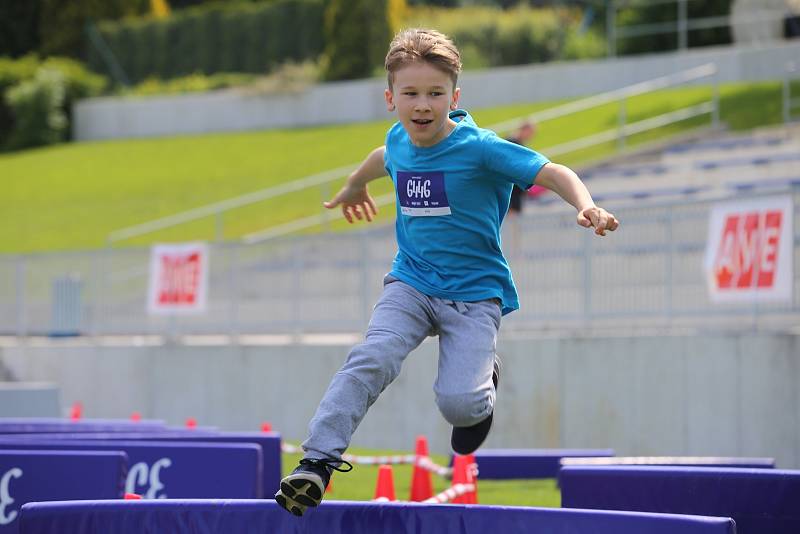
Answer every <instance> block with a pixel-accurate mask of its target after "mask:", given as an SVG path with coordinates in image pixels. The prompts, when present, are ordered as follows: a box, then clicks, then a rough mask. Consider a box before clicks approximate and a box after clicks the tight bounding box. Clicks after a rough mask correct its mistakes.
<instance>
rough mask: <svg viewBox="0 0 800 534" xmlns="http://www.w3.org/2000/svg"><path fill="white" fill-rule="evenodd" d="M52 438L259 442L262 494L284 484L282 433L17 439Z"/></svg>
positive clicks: (23, 436)
mask: <svg viewBox="0 0 800 534" xmlns="http://www.w3.org/2000/svg"><path fill="white" fill-rule="evenodd" d="M42 437H48V438H51V439H64V440H75V439H78V440H86V439H92V440H94V439H99V440H135V441H142V440H157V441H181V442H198V441H202V442H206V443H255V444H256V445H259V446H260V447H261V458H262V462H263V469H262V479H261V481H262V486H261V495H262V496H263V497H267V498H272V496H273V495H275V492H277V491H278V488H279V487H280V483H281V477H282V476H283V474H282V469H283V464H282V461H281V435H280V434H279V433H277V432H215V433H202V434H199V435H198V434H195V433H194V431H187V432H171V433H164V434H162V433H150V434H127V433H78V434H41V435H40V434H18V435H16V436H14V439H23V440H30V439H40V438H42Z"/></svg>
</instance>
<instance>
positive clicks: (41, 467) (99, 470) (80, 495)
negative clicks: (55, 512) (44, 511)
mask: <svg viewBox="0 0 800 534" xmlns="http://www.w3.org/2000/svg"><path fill="white" fill-rule="evenodd" d="M127 463H128V457H127V456H126V455H125V453H123V452H87V451H26V450H0V534H16V533H17V532H19V523H20V522H19V512H20V508H21V507H22V505H23V504H25V503H28V502H32V501H63V500H67V499H70V500H72V499H116V498H121V497H122V495H123V491H124V488H125V474H126V472H127Z"/></svg>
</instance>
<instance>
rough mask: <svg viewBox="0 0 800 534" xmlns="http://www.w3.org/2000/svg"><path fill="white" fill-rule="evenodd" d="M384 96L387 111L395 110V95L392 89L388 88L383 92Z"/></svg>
mask: <svg viewBox="0 0 800 534" xmlns="http://www.w3.org/2000/svg"><path fill="white" fill-rule="evenodd" d="M383 97H384V98H385V99H386V111H389V112H392V111H394V108H395V105H394V95H393V94H392V91H391V90H390V89H386V90H385V91H384V92H383Z"/></svg>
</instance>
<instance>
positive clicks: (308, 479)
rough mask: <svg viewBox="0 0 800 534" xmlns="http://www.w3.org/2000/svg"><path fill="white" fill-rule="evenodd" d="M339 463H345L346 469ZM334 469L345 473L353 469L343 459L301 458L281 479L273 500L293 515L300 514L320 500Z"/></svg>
mask: <svg viewBox="0 0 800 534" xmlns="http://www.w3.org/2000/svg"><path fill="white" fill-rule="evenodd" d="M337 464H338V465H337ZM341 465H347V466H348V469H342V468H341ZM334 470H335V471H341V472H342V473H346V472H348V471H352V470H353V465H352V464H351V463H350V462H346V461H344V460H333V459H316V458H303V459H302V460H300V465H298V466H297V467H295V469H294V471H292V472H291V473H290V474H288V475H286V477H284V479H283V480H281V489H280V490H278V493H276V494H275V500H276V501H277V502H278V504H279V505H281V507H283V508H285V509H286V510H288V511H289V512H291V513H293V514H294V515H296V516H302V515H303V514H304V513H305V511H306V509H307V508H308V507H309V506H317V505H318V504H319V503H320V502H322V495H323V494H324V493H325V488H327V487H328V482H330V480H331V472H332V471H334Z"/></svg>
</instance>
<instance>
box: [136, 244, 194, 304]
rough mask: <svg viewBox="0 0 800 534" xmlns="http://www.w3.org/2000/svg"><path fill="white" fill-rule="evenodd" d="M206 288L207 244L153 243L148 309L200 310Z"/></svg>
mask: <svg viewBox="0 0 800 534" xmlns="http://www.w3.org/2000/svg"><path fill="white" fill-rule="evenodd" d="M207 291H208V247H207V246H206V244H205V243H183V244H178V245H155V246H153V248H152V249H151V252H150V281H149V284H148V291H147V311H148V312H149V313H151V314H161V315H163V314H173V313H201V312H204V311H205V310H206V295H207Z"/></svg>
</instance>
